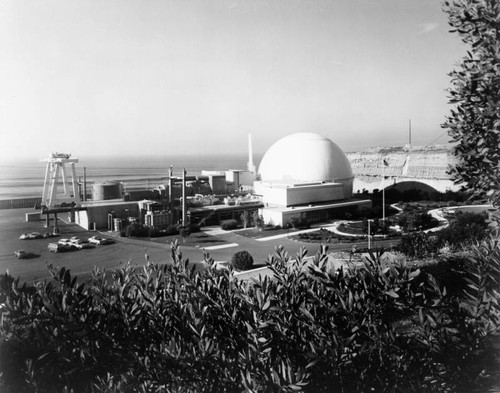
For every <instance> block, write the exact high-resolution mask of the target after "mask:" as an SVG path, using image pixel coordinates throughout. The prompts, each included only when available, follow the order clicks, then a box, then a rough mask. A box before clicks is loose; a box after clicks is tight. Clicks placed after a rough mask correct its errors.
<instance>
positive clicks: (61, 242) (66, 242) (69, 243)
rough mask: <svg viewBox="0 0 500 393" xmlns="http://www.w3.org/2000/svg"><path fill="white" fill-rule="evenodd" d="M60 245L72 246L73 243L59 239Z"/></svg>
mask: <svg viewBox="0 0 500 393" xmlns="http://www.w3.org/2000/svg"><path fill="white" fill-rule="evenodd" d="M58 243H59V244H62V245H65V244H67V245H71V241H70V240H69V239H66V238H62V239H59V241H58Z"/></svg>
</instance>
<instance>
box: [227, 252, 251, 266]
mask: <svg viewBox="0 0 500 393" xmlns="http://www.w3.org/2000/svg"><path fill="white" fill-rule="evenodd" d="M231 265H232V266H233V267H234V268H235V269H238V270H248V269H250V268H251V267H252V266H253V257H252V256H251V255H250V253H249V252H248V251H245V250H243V251H238V252H236V253H234V255H233V257H232V258H231Z"/></svg>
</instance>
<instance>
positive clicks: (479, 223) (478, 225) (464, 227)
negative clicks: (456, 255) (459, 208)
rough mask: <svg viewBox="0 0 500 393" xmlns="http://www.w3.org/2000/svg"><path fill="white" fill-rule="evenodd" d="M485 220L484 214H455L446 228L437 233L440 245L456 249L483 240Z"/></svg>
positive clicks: (485, 232) (486, 225)
mask: <svg viewBox="0 0 500 393" xmlns="http://www.w3.org/2000/svg"><path fill="white" fill-rule="evenodd" d="M487 218H488V216H487V214H486V213H481V214H477V213H470V212H465V213H463V212H457V213H456V215H455V216H454V217H453V219H451V220H450V224H449V225H448V227H446V228H444V229H441V230H440V231H439V232H438V237H439V241H440V243H441V244H448V245H450V246H451V247H452V248H454V249H457V248H461V247H463V246H465V245H468V244H471V243H473V242H475V241H481V240H483V239H484V238H485V237H486V236H487V235H488V231H487V229H488V222H487Z"/></svg>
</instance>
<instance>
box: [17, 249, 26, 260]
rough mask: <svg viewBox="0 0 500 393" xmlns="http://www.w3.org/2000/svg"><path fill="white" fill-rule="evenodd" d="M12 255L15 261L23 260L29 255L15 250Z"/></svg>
mask: <svg viewBox="0 0 500 393" xmlns="http://www.w3.org/2000/svg"><path fill="white" fill-rule="evenodd" d="M14 255H15V256H16V258H17V259H24V258H27V257H28V255H29V254H28V253H27V252H26V251H24V250H16V251H14Z"/></svg>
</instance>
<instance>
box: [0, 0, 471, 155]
mask: <svg viewBox="0 0 500 393" xmlns="http://www.w3.org/2000/svg"><path fill="white" fill-rule="evenodd" d="M449 30H450V28H449V26H448V24H447V18H446V14H445V13H444V12H443V11H442V4H441V2H440V1H438V0H263V1H257V0H182V1H181V0H175V1H170V0H0V57H1V60H0V133H1V134H2V143H1V145H0V153H1V157H4V158H5V157H11V158H15V157H34V158H35V157H36V158H42V157H46V156H47V155H48V154H49V153H50V152H55V151H57V152H65V153H72V154H73V156H74V157H78V156H89V155H96V156H106V155H122V156H131V155H145V154H151V155H169V154H176V155H186V156H187V155H193V154H194V155H198V154H206V153H208V152H210V153H215V154H219V153H221V154H222V153H224V154H225V153H235V154H246V151H247V139H248V137H247V136H248V134H249V133H251V134H252V138H253V145H254V150H255V151H256V152H264V151H265V150H266V149H267V148H269V147H270V146H271V144H272V143H274V142H276V141H277V140H279V139H280V138H282V137H284V136H286V135H289V134H291V133H295V132H315V133H318V134H321V135H323V136H325V137H328V138H330V139H331V140H332V141H334V142H335V143H336V144H338V145H339V146H340V147H341V148H342V149H344V150H345V151H356V150H362V149H366V148H368V147H375V146H397V145H404V144H406V143H408V128H409V119H411V123H412V143H413V144H415V145H417V144H418V145H427V144H430V143H432V142H434V141H435V140H436V142H435V143H447V142H448V140H449V138H448V137H447V135H446V134H445V131H444V130H443V129H442V128H441V124H442V123H443V122H444V120H445V116H446V115H447V114H448V113H449V111H450V108H451V107H450V106H449V104H448V103H447V93H446V89H448V88H449V86H450V78H449V76H448V73H449V72H450V71H451V70H452V69H453V68H454V67H455V66H456V64H457V63H458V62H459V61H460V59H461V57H462V56H463V55H464V54H465V52H466V47H465V46H464V45H463V44H461V42H460V40H459V38H458V36H457V35H456V34H452V33H449Z"/></svg>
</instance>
